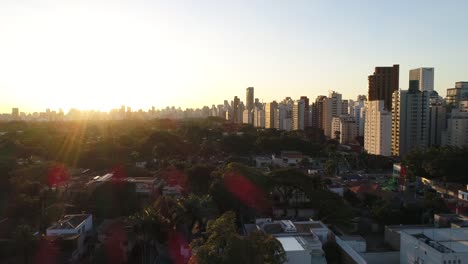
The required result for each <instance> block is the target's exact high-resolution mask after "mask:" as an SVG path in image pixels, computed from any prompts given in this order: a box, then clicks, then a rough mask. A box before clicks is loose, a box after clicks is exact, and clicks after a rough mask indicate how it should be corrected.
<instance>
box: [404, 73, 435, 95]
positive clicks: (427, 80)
mask: <svg viewBox="0 0 468 264" xmlns="http://www.w3.org/2000/svg"><path fill="white" fill-rule="evenodd" d="M409 80H410V83H411V82H412V81H417V86H418V90H419V91H421V92H424V91H426V92H432V91H434V68H417V69H413V70H410V72H409Z"/></svg>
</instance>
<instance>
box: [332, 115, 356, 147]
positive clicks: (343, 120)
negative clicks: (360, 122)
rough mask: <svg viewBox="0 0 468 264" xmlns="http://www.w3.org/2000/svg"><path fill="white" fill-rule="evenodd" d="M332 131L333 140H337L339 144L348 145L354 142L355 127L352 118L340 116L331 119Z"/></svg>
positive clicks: (354, 121)
mask: <svg viewBox="0 0 468 264" xmlns="http://www.w3.org/2000/svg"><path fill="white" fill-rule="evenodd" d="M332 130H333V134H334V139H336V138H339V142H340V144H349V143H353V142H355V141H356V137H357V126H356V120H355V119H354V117H353V116H350V115H341V116H339V117H333V121H332Z"/></svg>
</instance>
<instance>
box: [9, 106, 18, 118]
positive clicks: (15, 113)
mask: <svg viewBox="0 0 468 264" xmlns="http://www.w3.org/2000/svg"><path fill="white" fill-rule="evenodd" d="M11 116H12V117H13V119H18V118H19V108H12V109H11Z"/></svg>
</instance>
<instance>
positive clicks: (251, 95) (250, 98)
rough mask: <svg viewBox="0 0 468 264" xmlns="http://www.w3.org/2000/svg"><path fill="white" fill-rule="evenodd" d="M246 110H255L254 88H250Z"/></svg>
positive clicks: (247, 92)
mask: <svg viewBox="0 0 468 264" xmlns="http://www.w3.org/2000/svg"><path fill="white" fill-rule="evenodd" d="M245 108H246V109H247V110H249V111H252V110H253V108H254V88H253V87H248V88H247V89H246V95H245Z"/></svg>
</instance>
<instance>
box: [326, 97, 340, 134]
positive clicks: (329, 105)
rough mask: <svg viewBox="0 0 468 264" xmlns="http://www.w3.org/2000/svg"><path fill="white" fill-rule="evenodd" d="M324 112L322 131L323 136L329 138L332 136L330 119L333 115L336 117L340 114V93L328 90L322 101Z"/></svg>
mask: <svg viewBox="0 0 468 264" xmlns="http://www.w3.org/2000/svg"><path fill="white" fill-rule="evenodd" d="M324 103H325V104H324V113H323V116H324V118H323V120H322V121H323V123H322V127H323V132H324V134H325V136H327V137H329V138H333V137H334V135H333V131H332V127H331V125H332V119H333V117H338V116H340V115H341V106H342V102H341V94H339V93H337V92H335V91H330V92H329V94H328V98H326V100H325V102H324Z"/></svg>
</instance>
